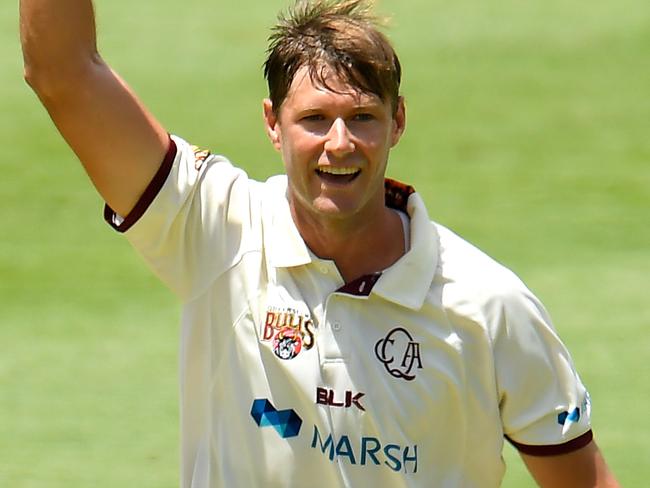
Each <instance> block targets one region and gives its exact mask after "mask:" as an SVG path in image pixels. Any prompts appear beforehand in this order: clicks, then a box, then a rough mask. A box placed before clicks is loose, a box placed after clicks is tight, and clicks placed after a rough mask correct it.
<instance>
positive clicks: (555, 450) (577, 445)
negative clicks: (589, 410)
mask: <svg viewBox="0 0 650 488" xmlns="http://www.w3.org/2000/svg"><path fill="white" fill-rule="evenodd" d="M505 437H506V439H507V440H508V442H509V443H510V444H512V445H513V447H514V448H515V449H517V450H518V451H519V452H521V453H524V454H529V455H531V456H558V455H560V454H568V453H570V452H573V451H577V450H578V449H582V448H583V447H585V446H586V445H587V444H589V443H590V442H591V440H592V439H593V438H594V434H593V432H592V431H591V430H589V431H587V432H585V433H584V434H582V435H581V436H580V437H576V438H575V439H572V440H570V441H569V442H565V443H564V444H556V445H551V446H529V445H526V444H519V443H518V442H515V441H513V440H512V439H511V438H510V437H508V436H505Z"/></svg>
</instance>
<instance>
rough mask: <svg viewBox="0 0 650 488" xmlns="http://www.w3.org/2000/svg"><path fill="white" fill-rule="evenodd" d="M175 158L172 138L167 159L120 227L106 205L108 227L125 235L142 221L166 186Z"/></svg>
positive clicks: (110, 209) (111, 210) (105, 213)
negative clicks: (141, 218)
mask: <svg viewBox="0 0 650 488" xmlns="http://www.w3.org/2000/svg"><path fill="white" fill-rule="evenodd" d="M175 158H176V143H175V142H174V140H173V139H172V138H171V137H170V138H169V146H168V147H167V154H165V159H163V161H162V163H161V165H160V168H158V171H156V174H155V175H154V177H153V179H152V180H151V182H150V183H149V185H148V186H147V188H146V189H145V190H144V193H143V194H142V196H141V197H140V199H139V200H138V202H137V203H136V204H135V207H133V210H131V211H130V212H129V214H128V215H127V216H126V217H125V218H124V220H123V221H122V223H121V224H120V225H117V224H116V223H115V222H114V217H115V215H116V214H115V211H114V210H113V209H112V208H111V207H109V206H108V205H104V220H106V222H108V225H110V226H111V227H113V229H115V230H116V231H118V232H122V233H124V232H126V231H127V230H129V229H130V228H131V227H132V226H133V225H134V224H135V223H136V222H137V221H138V220H140V217H142V216H143V215H144V213H145V212H146V211H147V209H148V208H149V206H150V205H151V202H153V201H154V199H155V198H156V196H157V195H158V193H159V192H160V189H161V188H162V187H163V185H164V184H165V181H167V177H168V176H169V173H170V172H171V170H172V166H173V164H174V159H175Z"/></svg>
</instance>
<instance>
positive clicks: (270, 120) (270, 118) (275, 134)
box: [262, 98, 282, 151]
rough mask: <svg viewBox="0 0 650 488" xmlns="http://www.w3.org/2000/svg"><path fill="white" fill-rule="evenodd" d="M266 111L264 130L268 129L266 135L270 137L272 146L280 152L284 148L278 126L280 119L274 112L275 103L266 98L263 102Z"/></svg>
mask: <svg viewBox="0 0 650 488" xmlns="http://www.w3.org/2000/svg"><path fill="white" fill-rule="evenodd" d="M262 106H263V110H264V128H265V129H266V135H268V136H269V139H270V140H271V144H273V147H274V148H275V149H276V150H277V151H279V150H280V148H281V147H282V144H281V140H280V128H279V126H278V117H277V116H276V115H275V112H273V102H271V100H270V99H268V98H265V99H264V101H263V102H262Z"/></svg>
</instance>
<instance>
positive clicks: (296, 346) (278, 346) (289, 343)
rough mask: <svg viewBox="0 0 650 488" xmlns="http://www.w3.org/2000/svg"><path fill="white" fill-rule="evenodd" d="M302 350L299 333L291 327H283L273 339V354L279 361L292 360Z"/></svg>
mask: <svg viewBox="0 0 650 488" xmlns="http://www.w3.org/2000/svg"><path fill="white" fill-rule="evenodd" d="M301 349H302V338H301V337H300V332H298V331H297V330H296V329H292V328H291V327H285V328H284V329H282V330H281V331H280V332H278V333H277V334H276V335H275V337H274V338H273V352H274V353H275V355H276V356H277V357H279V358H280V359H293V358H295V357H296V356H297V355H298V354H300V350H301Z"/></svg>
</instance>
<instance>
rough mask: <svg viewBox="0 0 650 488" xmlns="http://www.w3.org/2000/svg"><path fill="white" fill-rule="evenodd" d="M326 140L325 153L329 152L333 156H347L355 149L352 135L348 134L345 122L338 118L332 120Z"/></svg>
mask: <svg viewBox="0 0 650 488" xmlns="http://www.w3.org/2000/svg"><path fill="white" fill-rule="evenodd" d="M326 138H327V140H326V141H325V151H327V152H331V153H332V154H334V155H335V156H343V155H346V154H349V153H351V152H353V151H354V149H355V146H354V142H353V141H352V134H350V131H349V130H348V126H347V125H346V124H345V121H344V120H343V119H342V118H340V117H339V118H337V119H335V120H334V123H333V124H332V126H331V127H330V130H329V132H328V133H327V135H326Z"/></svg>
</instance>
